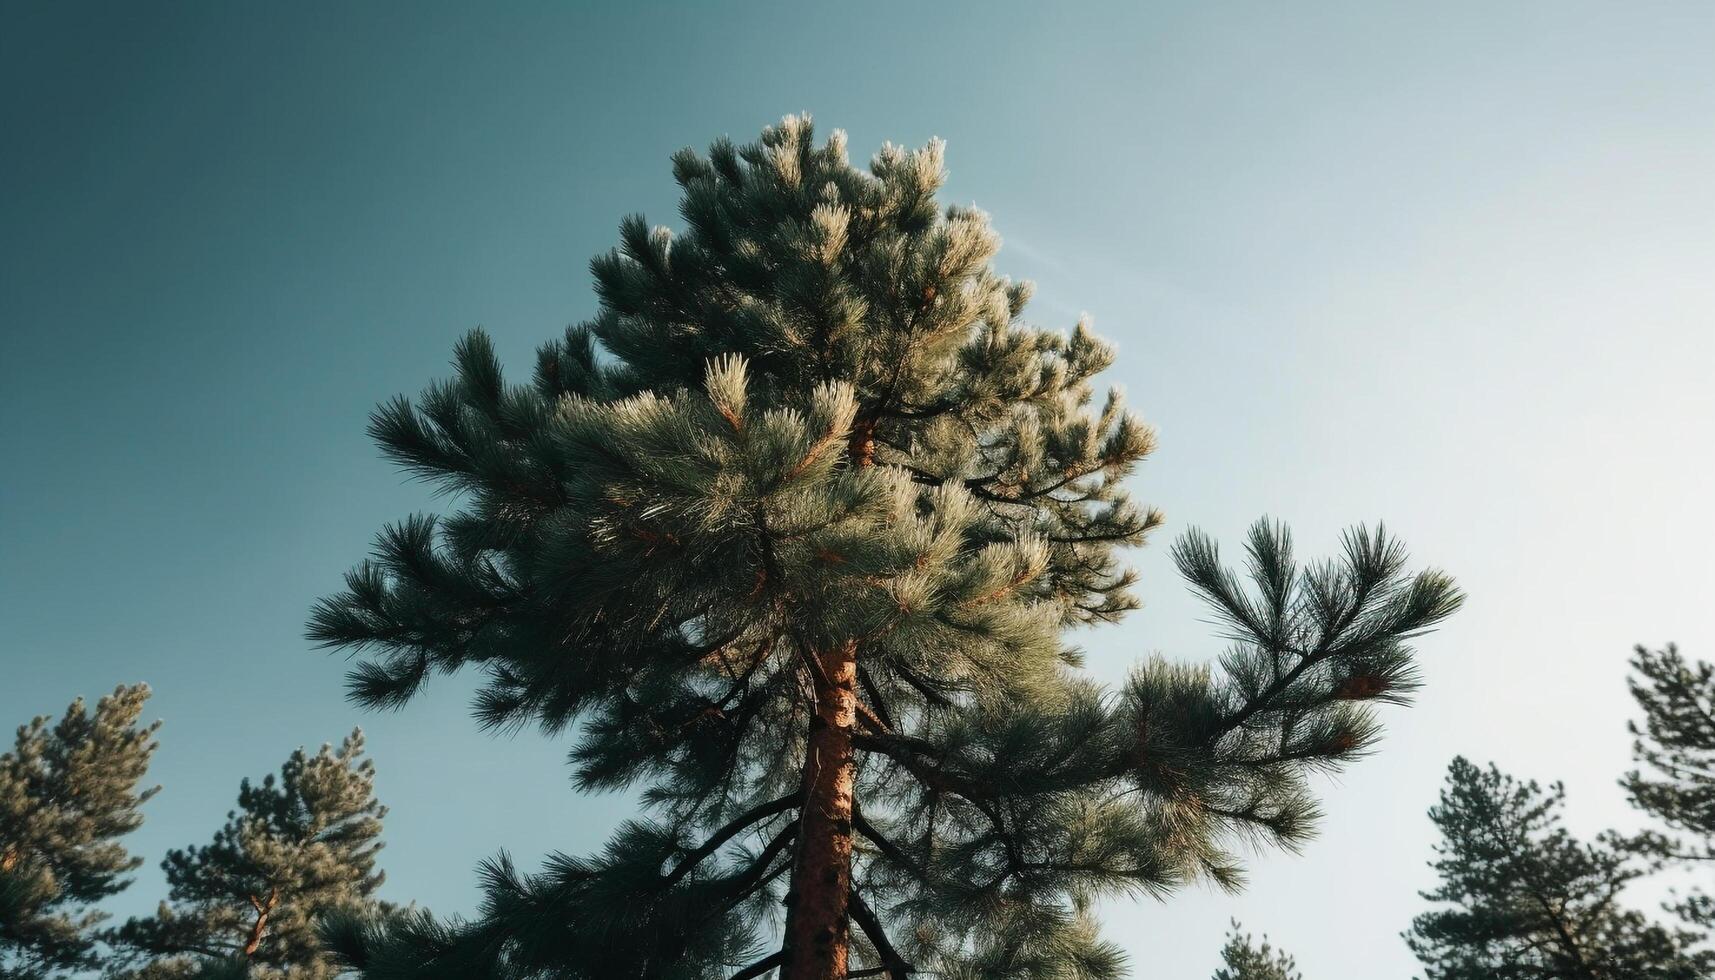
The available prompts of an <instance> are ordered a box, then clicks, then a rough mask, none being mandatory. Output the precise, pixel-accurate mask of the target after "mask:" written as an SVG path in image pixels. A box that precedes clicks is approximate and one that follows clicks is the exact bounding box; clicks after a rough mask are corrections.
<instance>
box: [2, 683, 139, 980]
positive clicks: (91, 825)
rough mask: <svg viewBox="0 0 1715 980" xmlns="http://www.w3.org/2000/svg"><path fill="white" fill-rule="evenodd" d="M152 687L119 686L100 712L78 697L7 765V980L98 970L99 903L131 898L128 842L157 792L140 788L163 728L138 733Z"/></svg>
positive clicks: (30, 731) (134, 864)
mask: <svg viewBox="0 0 1715 980" xmlns="http://www.w3.org/2000/svg"><path fill="white" fill-rule="evenodd" d="M148 699H149V688H148V687H147V686H146V685H142V684H138V685H135V686H132V687H120V688H118V689H116V690H115V691H114V692H113V693H112V694H109V695H107V696H105V697H103V698H102V699H101V700H100V701H98V702H97V703H96V705H95V710H94V711H90V710H89V709H88V708H87V707H86V706H85V704H84V702H83V699H82V698H79V699H78V700H76V701H73V702H72V703H71V706H70V707H68V708H67V709H66V711H65V714H64V715H63V716H62V717H61V718H60V720H59V721H58V722H57V723H55V724H52V725H50V724H49V719H48V718H46V717H38V718H36V719H34V720H33V721H31V722H30V723H29V724H28V725H23V726H20V727H19V729H18V734H17V738H16V740H15V741H14V743H13V747H12V751H10V752H7V753H5V754H4V755H0V978H6V980H12V978H17V980H25V978H28V980H45V978H50V977H65V976H72V975H75V974H76V973H78V972H80V971H82V970H86V969H90V968H93V967H94V966H95V964H96V960H95V952H96V945H95V938H96V937H95V935H94V932H93V930H94V928H95V927H96V926H97V925H98V924H99V923H100V922H101V921H102V920H103V919H104V918H105V915H104V914H103V913H101V912H99V911H97V910H96V908H95V906H96V903H98V902H100V901H101V900H102V899H104V898H107V897H108V896H110V895H115V894H117V893H119V892H120V891H123V890H124V889H125V888H126V887H127V886H128V885H129V884H130V883H131V882H130V878H129V877H128V875H129V873H130V872H131V871H134V870H136V869H137V868H138V867H139V866H140V865H141V864H142V859H141V858H137V857H133V856H132V855H131V854H129V853H128V852H127V851H126V850H125V846H124V845H123V844H121V843H120V841H119V839H120V838H121V837H123V836H124V835H126V834H128V833H130V832H131V831H133V830H135V829H136V828H137V827H138V825H140V824H141V823H142V822H143V815H142V812H141V809H140V808H141V807H142V805H143V804H144V803H145V802H147V801H148V799H149V798H150V797H151V796H153V795H154V794H155V792H156V790H155V789H152V788H143V787H141V786H140V785H139V784H140V783H141V782H142V780H143V777H144V776H145V775H146V774H147V772H148V769H149V758H150V756H151V755H153V754H154V751H155V746H156V743H155V732H156V729H158V728H159V727H160V724H159V723H158V722H157V723H154V724H150V725H139V724H138V719H139V718H140V717H141V716H142V713H143V705H144V703H145V702H147V701H148Z"/></svg>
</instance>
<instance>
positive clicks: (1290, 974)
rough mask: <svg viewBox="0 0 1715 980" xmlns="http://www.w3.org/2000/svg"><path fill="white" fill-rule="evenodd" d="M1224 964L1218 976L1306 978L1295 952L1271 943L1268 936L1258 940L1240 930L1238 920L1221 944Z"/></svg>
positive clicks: (1220, 979)
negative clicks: (1291, 954) (1300, 968)
mask: <svg viewBox="0 0 1715 980" xmlns="http://www.w3.org/2000/svg"><path fill="white" fill-rule="evenodd" d="M1221 964H1222V965H1221V968H1220V969H1218V970H1216V971H1215V976H1214V980H1304V974H1302V973H1299V972H1298V964H1297V963H1296V962H1295V961H1294V960H1293V959H1292V957H1291V956H1289V955H1287V954H1286V952H1285V951H1284V950H1280V949H1276V948H1275V947H1273V946H1271V945H1269V942H1268V937H1267V936H1264V937H1263V938H1262V941H1261V942H1258V941H1256V940H1254V939H1252V938H1251V937H1250V934H1248V933H1240V932H1239V924H1238V923H1237V922H1235V923H1233V928H1232V931H1231V932H1229V933H1227V944H1226V945H1225V946H1223V947H1221Z"/></svg>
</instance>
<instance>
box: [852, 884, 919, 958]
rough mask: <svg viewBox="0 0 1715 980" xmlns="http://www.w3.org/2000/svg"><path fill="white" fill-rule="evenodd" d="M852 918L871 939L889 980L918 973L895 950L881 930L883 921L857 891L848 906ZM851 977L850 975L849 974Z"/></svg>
mask: <svg viewBox="0 0 1715 980" xmlns="http://www.w3.org/2000/svg"><path fill="white" fill-rule="evenodd" d="M847 909H848V910H849V911H850V912H851V917H852V919H853V920H854V921H856V922H857V924H858V925H859V926H861V927H862V928H863V934H864V935H866V936H868V937H869V941H870V945H872V946H874V947H875V951H876V953H877V954H878V955H879V956H880V957H881V963H882V966H883V967H885V968H886V971H887V977H888V980H905V977H906V976H907V975H909V974H912V973H915V972H917V968H916V967H914V966H912V965H911V964H910V963H907V962H905V957H903V956H900V955H899V951H898V950H897V949H894V948H893V944H892V943H891V942H889V941H888V939H887V933H886V932H884V931H883V930H882V928H881V920H880V919H878V918H876V916H875V912H874V910H872V909H871V908H870V907H869V906H868V905H867V904H865V903H864V900H863V896H862V895H859V894H858V892H857V889H856V888H854V889H852V893H851V900H850V902H849V903H848V904H847ZM848 976H849V974H848Z"/></svg>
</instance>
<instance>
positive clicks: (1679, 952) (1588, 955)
mask: <svg viewBox="0 0 1715 980" xmlns="http://www.w3.org/2000/svg"><path fill="white" fill-rule="evenodd" d="M1564 799H1565V792H1564V790H1563V788H1562V787H1561V786H1560V785H1559V784H1555V785H1553V786H1550V787H1548V788H1547V789H1544V788H1543V787H1541V786H1539V785H1537V784H1536V783H1534V782H1519V781H1517V780H1515V779H1513V778H1512V777H1511V776H1508V775H1506V774H1505V773H1502V772H1501V771H1500V770H1499V769H1496V768H1495V767H1494V766H1490V767H1489V768H1488V769H1486V770H1485V769H1479V768H1477V767H1476V766H1475V765H1472V764H1471V763H1470V762H1468V761H1467V760H1465V759H1464V758H1457V759H1454V760H1453V763H1452V765H1451V767H1450V768H1449V769H1448V773H1447V785H1446V787H1445V788H1444V789H1443V790H1442V792H1441V802H1440V804H1439V805H1438V806H1435V807H1432V808H1431V809H1430V811H1429V816H1430V819H1431V820H1433V821H1434V822H1435V825H1436V826H1437V827H1438V828H1440V830H1441V833H1442V838H1443V839H1442V842H1441V843H1440V844H1439V845H1437V846H1436V855H1437V857H1436V860H1435V861H1434V862H1433V864H1432V866H1433V867H1434V868H1435V870H1436V871H1437V872H1438V873H1439V874H1440V876H1441V885H1440V887H1438V888H1436V889H1435V890H1433V891H1430V892H1425V893H1424V897H1425V898H1427V899H1429V900H1430V901H1432V902H1436V903H1441V904H1443V905H1444V906H1447V907H1443V908H1437V909H1435V910H1433V911H1430V912H1426V913H1424V914H1422V915H1420V916H1418V917H1417V919H1416V920H1415V921H1414V922H1413V924H1412V929H1411V931H1410V932H1409V933H1407V934H1406V941H1407V943H1408V944H1409V945H1410V946H1411V948H1412V951H1413V952H1414V953H1416V954H1417V956H1418V959H1420V960H1421V961H1422V962H1423V965H1424V971H1425V975H1426V976H1427V978H1428V980H1694V978H1699V977H1705V976H1707V975H1708V973H1707V970H1708V969H1709V968H1711V967H1712V966H1715V962H1711V961H1710V960H1709V958H1708V957H1706V956H1699V955H1696V954H1694V953H1693V952H1692V951H1691V946H1690V939H1691V937H1690V936H1689V935H1688V934H1684V933H1676V932H1670V931H1668V930H1666V929H1663V928H1662V927H1660V926H1658V925H1656V924H1654V923H1652V922H1650V921H1649V920H1648V919H1647V918H1645V917H1644V916H1643V915H1642V914H1641V913H1639V912H1637V911H1635V910H1632V909H1629V908H1627V907H1625V906H1624V905H1623V904H1621V902H1620V900H1619V896H1620V893H1621V891H1622V890H1623V889H1624V888H1625V887H1626V885H1627V884H1629V883H1630V882H1632V881H1633V880H1635V879H1636V878H1638V877H1639V876H1640V875H1641V874H1642V873H1643V872H1642V870H1641V869H1640V868H1638V867H1637V866H1636V865H1635V864H1633V863H1632V862H1631V857H1630V855H1629V854H1628V853H1627V851H1626V849H1624V848H1619V847H1614V846H1611V845H1610V842H1608V841H1603V842H1601V843H1598V844H1595V845H1589V844H1584V843H1581V842H1579V841H1578V840H1576V839H1574V838H1573V837H1572V836H1571V835H1570V834H1569V833H1567V831H1566V829H1565V828H1564V827H1563V826H1561V809H1562V805H1563V803H1564Z"/></svg>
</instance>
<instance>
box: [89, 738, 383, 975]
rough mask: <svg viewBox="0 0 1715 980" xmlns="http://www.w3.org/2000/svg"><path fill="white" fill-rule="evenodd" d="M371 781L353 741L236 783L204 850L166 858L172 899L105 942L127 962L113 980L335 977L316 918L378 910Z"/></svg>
mask: <svg viewBox="0 0 1715 980" xmlns="http://www.w3.org/2000/svg"><path fill="white" fill-rule="evenodd" d="M374 780H375V769H374V765H373V764H372V763H371V762H370V761H369V760H368V759H366V758H364V757H363V733H362V732H360V731H354V732H352V733H351V735H349V736H347V737H346V739H345V741H344V742H343V743H342V744H341V745H340V746H339V747H338V748H335V747H333V746H331V745H323V746H322V747H321V750H320V751H319V752H317V753H316V754H314V755H310V754H309V753H307V752H305V751H304V750H303V749H301V748H300V749H298V750H297V751H295V752H293V753H292V755H291V757H290V758H289V759H287V760H286V762H285V764H284V765H283V766H281V767H280V775H279V778H278V779H276V778H275V777H274V775H273V774H272V773H270V774H268V775H267V776H265V777H264V778H263V780H262V782H261V784H260V785H256V784H252V783H251V782H250V781H249V780H248V779H246V780H244V781H243V782H242V783H241V784H240V786H239V790H238V808H237V809H236V810H234V811H233V812H231V813H229V814H228V815H227V820H226V825H225V826H224V827H222V828H221V829H220V830H219V831H218V832H217V833H216V834H215V836H214V841H213V842H212V843H211V844H208V845H205V846H202V847H190V848H186V849H185V850H175V851H170V852H168V854H167V858H166V860H165V861H163V862H162V865H161V866H162V868H163V869H164V870H165V871H166V873H167V884H168V887H169V888H170V892H169V898H170V900H169V901H166V902H162V903H161V906H160V908H159V910H158V911H157V912H156V914H155V915H154V917H152V918H146V919H132V920H130V921H129V922H127V923H125V925H124V926H123V927H121V928H120V929H118V930H116V931H115V933H114V934H113V936H112V937H111V938H112V940H113V942H114V944H115V945H116V946H117V947H119V948H121V949H125V950H128V951H130V952H131V954H132V955H131V957H130V959H131V960H132V961H133V963H134V966H133V968H132V969H128V970H124V971H120V972H119V976H122V977H126V978H129V980H156V978H160V980H166V978H176V977H194V976H199V975H202V973H204V972H207V971H211V970H212V971H218V970H220V969H228V970H236V969H237V968H238V967H240V966H246V965H247V966H248V967H249V970H248V972H247V973H244V974H243V975H247V976H249V977H252V978H279V980H327V978H331V977H332V976H334V974H335V972H336V971H335V969H334V966H333V963H332V960H331V957H330V956H329V955H328V954H327V953H326V952H324V951H323V949H322V947H321V943H320V939H319V937H318V935H317V933H316V927H317V921H318V919H319V918H320V917H321V916H324V915H327V914H330V913H341V914H353V913H355V914H373V913H378V912H382V911H384V909H385V907H384V906H382V905H381V904H380V903H379V902H378V900H377V899H376V898H375V892H376V889H377V888H379V887H380V885H381V882H382V878H383V875H382V873H381V872H380V871H379V870H377V869H376V866H375V864H376V852H377V851H378V850H380V848H381V842H380V840H379V837H380V834H381V821H382V818H383V817H384V816H385V815H386V812H387V811H386V808H385V807H383V806H382V805H381V804H380V803H379V802H377V801H376V799H375V791H374ZM138 959H143V960H144V962H143V963H141V964H135V961H136V960H138ZM223 964H231V965H223Z"/></svg>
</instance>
